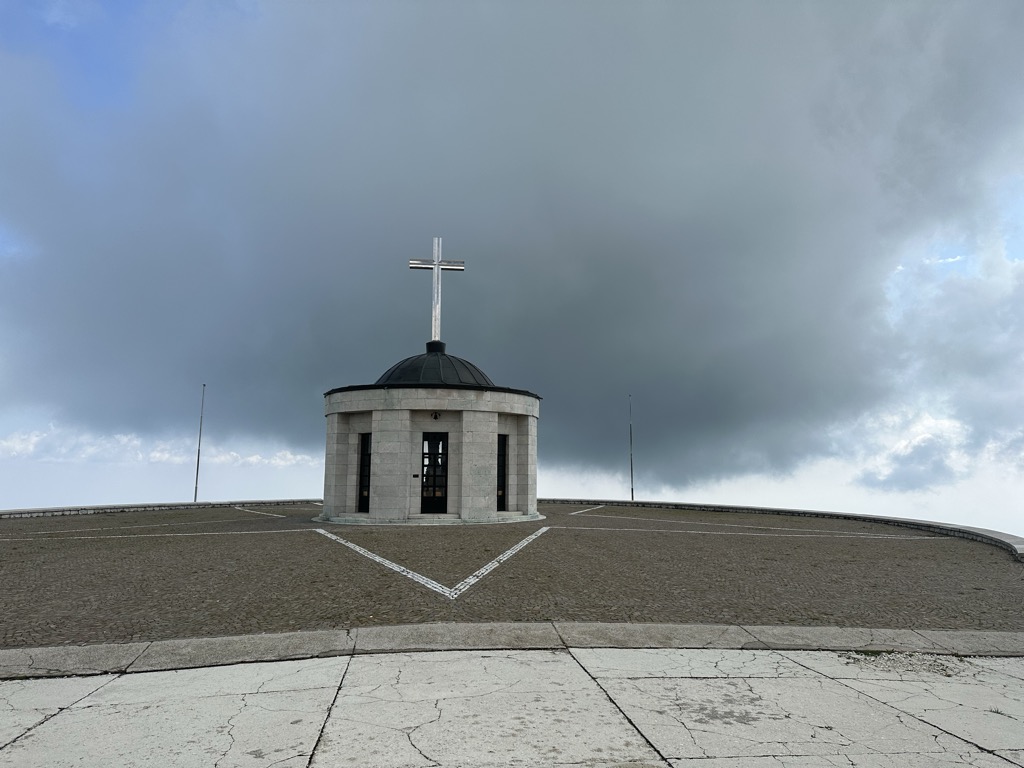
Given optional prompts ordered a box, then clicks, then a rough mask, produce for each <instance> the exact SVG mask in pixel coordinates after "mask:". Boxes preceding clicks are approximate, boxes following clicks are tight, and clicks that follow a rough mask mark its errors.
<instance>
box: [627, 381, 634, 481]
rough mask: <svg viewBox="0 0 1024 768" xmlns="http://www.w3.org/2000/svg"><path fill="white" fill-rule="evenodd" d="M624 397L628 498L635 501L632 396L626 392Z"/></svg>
mask: <svg viewBox="0 0 1024 768" xmlns="http://www.w3.org/2000/svg"><path fill="white" fill-rule="evenodd" d="M626 397H627V398H629V500H630V501H635V498H634V496H633V396H632V395H630V394H627V395H626Z"/></svg>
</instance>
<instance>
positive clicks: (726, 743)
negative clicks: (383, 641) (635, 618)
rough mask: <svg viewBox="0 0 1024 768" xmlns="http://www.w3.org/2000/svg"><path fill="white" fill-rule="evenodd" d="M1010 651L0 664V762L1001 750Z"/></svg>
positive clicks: (694, 757) (867, 757) (360, 761)
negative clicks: (126, 666)
mask: <svg viewBox="0 0 1024 768" xmlns="http://www.w3.org/2000/svg"><path fill="white" fill-rule="evenodd" d="M1022 755H1024V658H962V657H955V656H936V655H926V654H906V653H882V654H879V653H857V652H833V651H816V652H809V651H751V650H723V649H707V648H704V649H668V648H647V649H609V648H563V649H559V650H489V651H448V652H432V653H389V654H373V655H359V654H355V655H349V656H338V657H334V658H327V659H308V660H299V661H282V662H275V663H251V664H239V665H229V666H222V667H217V668H213V669H191V670H181V671H167V672H146V673H134V674H131V673H129V674H118V675H97V676H91V677H70V678H59V679H34V680H17V681H4V682H0V766H3V768H15V766H17V768H32V767H34V766H48V767H49V766H57V767H59V766H78V767H79V768H93V767H94V766H95V767H96V768H99V767H100V766H102V767H103V768H106V767H107V766H111V765H116V766H125V767H126V768H132V767H134V766H140V767H141V766H160V767H161V768H164V767H165V766H167V767H170V768H176V767H178V766H181V767H183V768H184V767H186V766H188V767H192V766H212V765H215V766H218V767H219V768H227V767H228V766H260V767H261V768H270V767H271V766H288V767H289V768H300V767H301V768H309V767H310V766H331V767H332V768H334V767H336V766H360V767H362V766H367V767H370V768H372V767H374V766H379V767H381V768H384V767H385V766H386V767H388V768H399V767H402V768H408V767H413V766H424V767H428V766H435V767H437V768H449V767H450V768H461V767H463V766H550V767H552V768H555V767H565V766H569V765H577V766H578V765H586V766H595V767H597V768H611V767H612V766H619V767H620V768H621V767H622V766H632V768H643V766H661V768H668V767H669V766H692V768H707V767H708V766H716V767H718V768H748V767H750V766H753V767H754V768H777V767H778V766H788V767H791V768H819V767H825V766H828V767H832V766H851V765H852V766H864V767H865V768H904V767H905V766H910V767H911V768H918V767H919V768H930V766H978V767H979V768H997V767H1001V768H1007V767H1008V766H1013V765H1018V766H1019V765H1020V764H1021V761H1020V758H1021V756H1022Z"/></svg>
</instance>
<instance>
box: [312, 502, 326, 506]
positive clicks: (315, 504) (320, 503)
mask: <svg viewBox="0 0 1024 768" xmlns="http://www.w3.org/2000/svg"><path fill="white" fill-rule="evenodd" d="M310 504H313V505H314V506H317V507H322V506H323V505H324V503H323V502H322V501H311V502H310Z"/></svg>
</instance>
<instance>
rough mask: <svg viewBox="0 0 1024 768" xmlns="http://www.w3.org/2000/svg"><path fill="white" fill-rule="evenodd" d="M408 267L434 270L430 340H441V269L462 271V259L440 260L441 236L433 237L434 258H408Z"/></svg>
mask: <svg viewBox="0 0 1024 768" xmlns="http://www.w3.org/2000/svg"><path fill="white" fill-rule="evenodd" d="M409 269H432V270H433V271H434V301H433V310H432V312H431V316H430V332H431V334H432V335H431V339H430V340H431V341H440V340H441V271H442V270H446V269H447V270H449V271H455V272H463V271H465V269H466V262H464V261H442V260H441V238H440V237H435V238H434V258H433V259H431V260H429V261H428V260H427V259H409Z"/></svg>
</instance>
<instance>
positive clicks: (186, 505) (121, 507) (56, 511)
mask: <svg viewBox="0 0 1024 768" xmlns="http://www.w3.org/2000/svg"><path fill="white" fill-rule="evenodd" d="M320 503H321V499H273V500H267V499H263V500H260V501H198V502H191V501H188V502H180V503H169V504H107V505H102V506H96V507H46V508H40V509H0V520H4V519H7V518H14V517H63V516H64V515H103V514H109V513H112V512H166V511H168V510H175V509H210V508H211V507H239V506H245V507H273V506H277V505H280V504H320Z"/></svg>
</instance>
